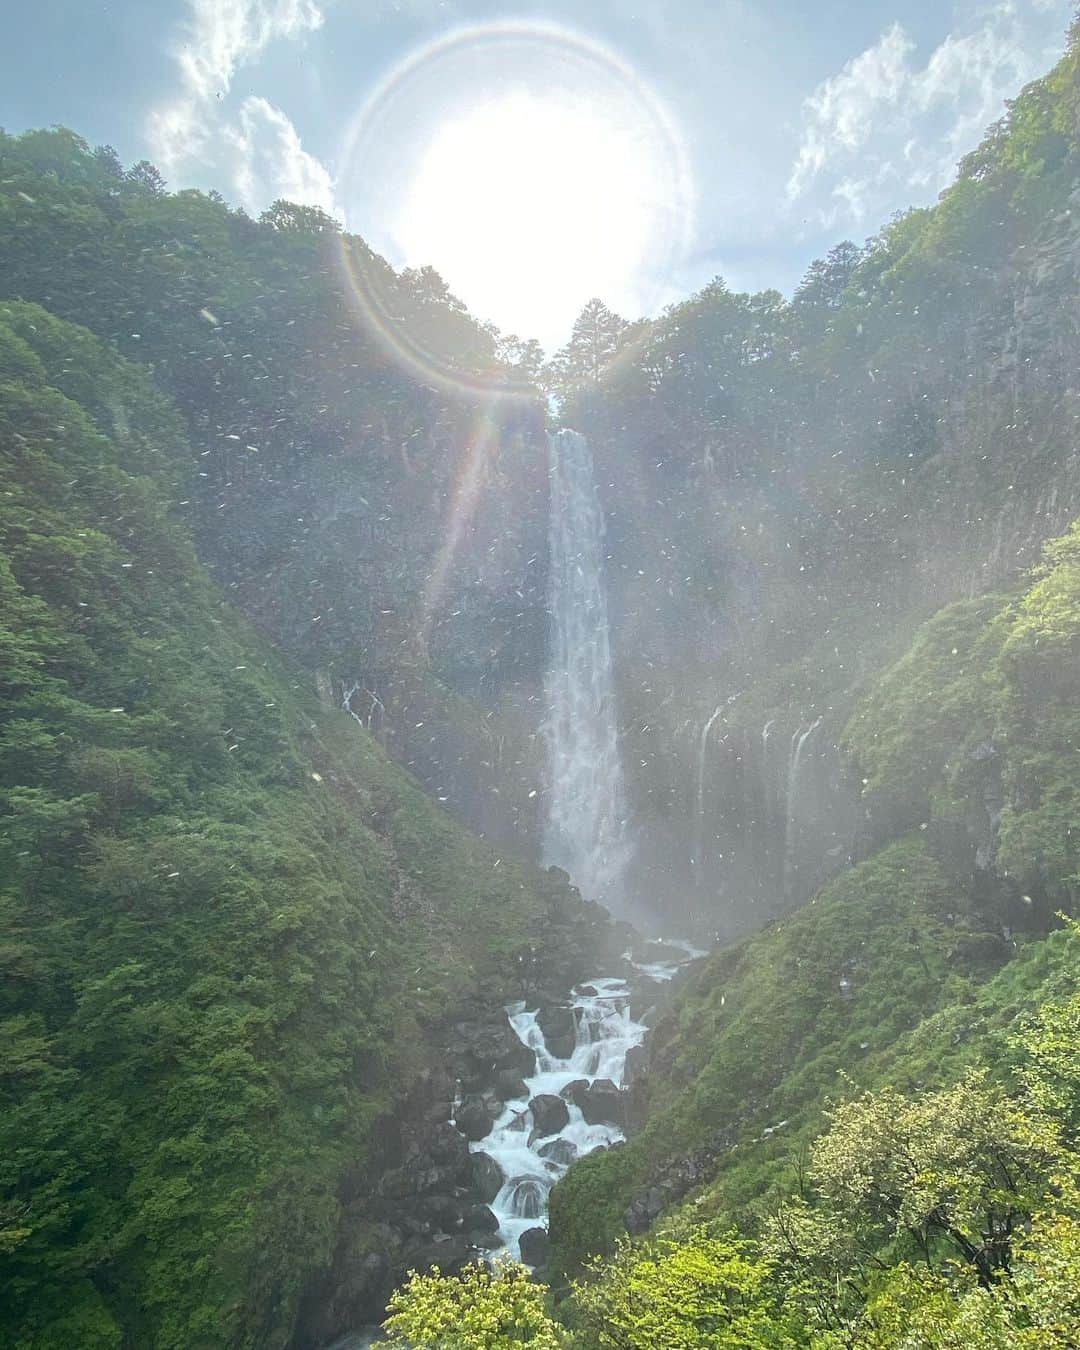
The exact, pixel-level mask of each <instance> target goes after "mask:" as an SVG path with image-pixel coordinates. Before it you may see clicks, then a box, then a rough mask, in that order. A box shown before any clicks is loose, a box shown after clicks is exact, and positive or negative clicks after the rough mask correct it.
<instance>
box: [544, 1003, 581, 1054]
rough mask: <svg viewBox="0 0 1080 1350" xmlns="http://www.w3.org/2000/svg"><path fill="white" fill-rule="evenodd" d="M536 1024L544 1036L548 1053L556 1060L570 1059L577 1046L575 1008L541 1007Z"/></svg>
mask: <svg viewBox="0 0 1080 1350" xmlns="http://www.w3.org/2000/svg"><path fill="white" fill-rule="evenodd" d="M536 1024H537V1026H538V1027H539V1028H540V1030H541V1031H542V1032H543V1034H544V1044H545V1045H546V1046H547V1049H548V1053H549V1054H552V1055H554V1056H555V1058H556V1059H569V1058H570V1056H571V1055H572V1054H573V1053H574V1046H575V1045H576V1044H577V1023H576V1021H575V1020H574V1010H573V1008H567V1007H558V1006H556V1007H550V1006H549V1007H541V1009H540V1011H539V1012H538V1013H537V1014H536Z"/></svg>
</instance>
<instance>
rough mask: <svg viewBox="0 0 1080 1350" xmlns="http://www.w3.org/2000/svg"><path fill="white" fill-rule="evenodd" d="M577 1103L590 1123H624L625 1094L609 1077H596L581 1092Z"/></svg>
mask: <svg viewBox="0 0 1080 1350" xmlns="http://www.w3.org/2000/svg"><path fill="white" fill-rule="evenodd" d="M578 1095H579V1100H578V1102H577V1105H578V1106H580V1107H581V1114H582V1115H583V1116H584V1117H585V1119H586V1120H587V1121H588V1123H589V1124H590V1125H624V1124H625V1123H626V1094H625V1093H624V1092H621V1091H620V1090H619V1089H618V1088H617V1087H616V1086H615V1084H614V1083H613V1082H612V1081H611V1079H610V1078H598V1079H597V1080H596V1082H595V1083H593V1084H591V1085H590V1087H589V1088H588V1089H587V1090H586V1091H585V1092H583V1093H579V1094H578Z"/></svg>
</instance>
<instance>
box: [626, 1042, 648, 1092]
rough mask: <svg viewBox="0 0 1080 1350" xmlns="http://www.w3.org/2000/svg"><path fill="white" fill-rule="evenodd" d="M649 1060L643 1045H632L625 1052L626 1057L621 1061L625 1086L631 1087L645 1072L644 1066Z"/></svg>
mask: <svg viewBox="0 0 1080 1350" xmlns="http://www.w3.org/2000/svg"><path fill="white" fill-rule="evenodd" d="M648 1062H649V1052H648V1050H647V1049H646V1048H645V1046H644V1045H632V1046H631V1047H630V1049H629V1050H627V1052H626V1059H625V1061H624V1062H623V1083H624V1085H625V1086H626V1087H633V1085H634V1084H635V1083H636V1082H638V1080H639V1079H640V1078H641V1076H642V1075H643V1074H644V1072H645V1066H646V1065H647V1064H648Z"/></svg>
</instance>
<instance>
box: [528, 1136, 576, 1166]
mask: <svg viewBox="0 0 1080 1350" xmlns="http://www.w3.org/2000/svg"><path fill="white" fill-rule="evenodd" d="M536 1151H537V1153H538V1154H539V1155H540V1157H541V1158H543V1159H544V1160H545V1161H546V1162H553V1163H558V1164H559V1166H560V1167H569V1166H570V1164H571V1163H572V1162H573V1161H574V1159H575V1158H576V1157H577V1145H576V1144H573V1143H571V1141H570V1140H569V1139H552V1140H551V1141H550V1142H548V1143H546V1144H541V1146H540V1147H539V1148H538V1149H537V1150H536Z"/></svg>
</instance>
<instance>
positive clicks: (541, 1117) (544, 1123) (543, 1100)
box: [529, 1092, 570, 1138]
mask: <svg viewBox="0 0 1080 1350" xmlns="http://www.w3.org/2000/svg"><path fill="white" fill-rule="evenodd" d="M529 1110H530V1111H531V1112H532V1118H533V1121H534V1122H535V1125H536V1130H537V1132H538V1133H537V1137H538V1138H543V1137H544V1136H545V1135H549V1134H558V1133H559V1131H560V1130H563V1129H565V1128H566V1126H567V1125H568V1124H569V1122H570V1112H569V1111H568V1110H567V1109H566V1103H565V1102H564V1101H563V1099H562V1098H561V1097H556V1096H554V1095H553V1094H552V1093H549V1092H542V1093H540V1095H539V1096H538V1097H534V1098H533V1099H532V1101H531V1102H530V1103H529Z"/></svg>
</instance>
